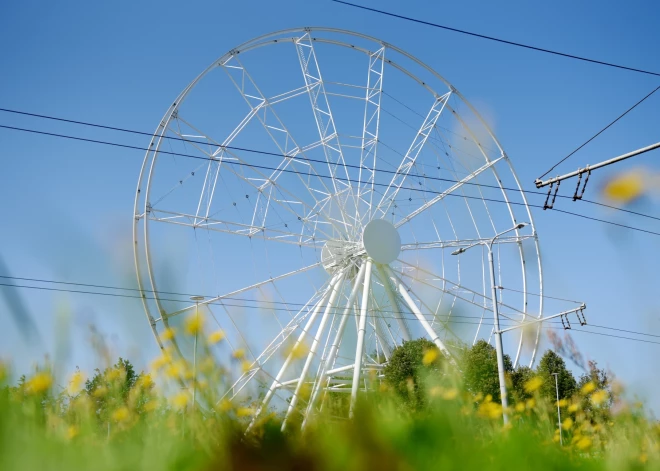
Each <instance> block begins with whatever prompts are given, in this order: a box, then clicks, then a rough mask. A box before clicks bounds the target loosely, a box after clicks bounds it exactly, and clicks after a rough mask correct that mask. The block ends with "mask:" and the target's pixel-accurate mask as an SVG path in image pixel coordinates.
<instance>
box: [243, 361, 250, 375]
mask: <svg viewBox="0 0 660 471" xmlns="http://www.w3.org/2000/svg"><path fill="white" fill-rule="evenodd" d="M250 368H252V363H250V362H249V361H247V360H243V361H242V362H241V371H242V372H243V373H247V372H248V371H250Z"/></svg>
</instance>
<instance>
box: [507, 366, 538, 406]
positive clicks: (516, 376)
mask: <svg viewBox="0 0 660 471" xmlns="http://www.w3.org/2000/svg"><path fill="white" fill-rule="evenodd" d="M534 376H536V372H535V371H534V370H533V369H531V368H530V367H529V366H518V368H516V369H515V370H514V371H513V372H512V373H511V375H510V377H509V379H510V381H509V383H510V388H511V389H510V391H509V396H510V397H511V398H512V399H513V400H514V401H526V400H527V399H529V398H531V397H532V394H531V393H529V392H527V391H526V390H525V383H527V382H528V381H529V380H531V379H532V378H533V377H534Z"/></svg>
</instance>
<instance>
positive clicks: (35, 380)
mask: <svg viewBox="0 0 660 471" xmlns="http://www.w3.org/2000/svg"><path fill="white" fill-rule="evenodd" d="M52 384H53V377H52V376H51V375H50V373H47V372H40V373H37V374H36V375H34V376H33V377H32V378H30V380H29V381H28V382H27V389H28V391H29V392H31V393H33V394H41V393H42V392H45V391H47V390H49V389H50V387H51V386H52Z"/></svg>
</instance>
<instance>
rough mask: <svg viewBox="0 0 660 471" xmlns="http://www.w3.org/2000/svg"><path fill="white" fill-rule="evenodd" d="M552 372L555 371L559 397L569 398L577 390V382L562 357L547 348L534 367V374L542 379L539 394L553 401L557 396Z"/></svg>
mask: <svg viewBox="0 0 660 471" xmlns="http://www.w3.org/2000/svg"><path fill="white" fill-rule="evenodd" d="M553 373H557V386H558V388H559V399H570V398H571V397H572V396H573V394H575V392H576V391H577V382H576V381H575V377H574V376H573V373H571V371H570V370H569V369H568V368H566V362H564V359H563V358H562V357H560V356H559V355H557V354H556V353H555V352H553V351H552V350H547V351H546V352H545V353H544V354H543V356H542V357H541V360H540V361H539V366H538V367H537V368H536V374H537V375H538V376H539V377H540V378H541V379H542V380H543V385H542V386H541V388H540V390H539V392H540V394H541V396H543V397H545V398H546V399H548V400H550V401H553V400H556V398H557V390H556V388H557V386H556V385H555V377H554V376H553Z"/></svg>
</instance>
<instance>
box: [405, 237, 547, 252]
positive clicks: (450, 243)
mask: <svg viewBox="0 0 660 471" xmlns="http://www.w3.org/2000/svg"><path fill="white" fill-rule="evenodd" d="M534 237H535V236H534V235H520V236H511V237H500V238H498V239H497V240H496V241H495V242H494V243H493V245H499V244H517V243H518V242H522V241H523V240H527V239H533V238H534ZM490 240H491V239H489V238H480V239H455V240H435V241H430V242H413V243H409V244H406V243H403V244H401V251H402V252H406V251H417V250H430V249H448V248H456V247H458V248H460V247H470V246H472V245H478V244H483V243H486V242H490Z"/></svg>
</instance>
